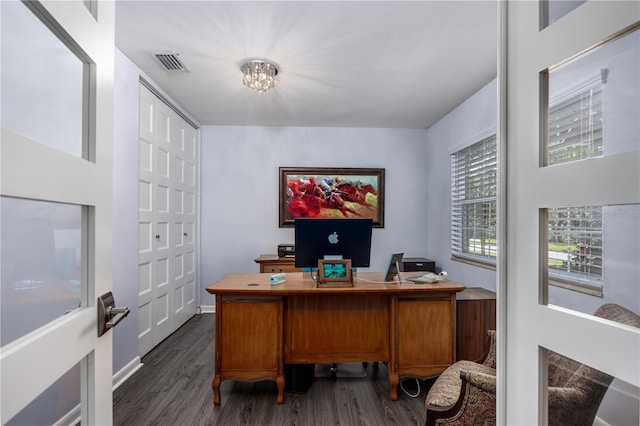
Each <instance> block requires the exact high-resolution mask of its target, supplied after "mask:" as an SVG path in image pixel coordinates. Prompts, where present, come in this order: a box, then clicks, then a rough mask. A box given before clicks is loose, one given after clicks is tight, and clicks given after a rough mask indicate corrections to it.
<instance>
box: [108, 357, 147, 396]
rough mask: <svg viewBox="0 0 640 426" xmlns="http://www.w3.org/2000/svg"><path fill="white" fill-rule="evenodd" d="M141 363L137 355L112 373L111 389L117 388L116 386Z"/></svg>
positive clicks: (139, 366) (140, 365) (129, 375)
mask: <svg viewBox="0 0 640 426" xmlns="http://www.w3.org/2000/svg"><path fill="white" fill-rule="evenodd" d="M143 365H144V364H142V362H141V360H140V357H139V356H137V357H135V358H134V359H132V360H131V362H129V363H128V364H127V365H125V366H124V367H123V368H122V369H121V370H120V371H118V372H117V373H116V374H114V375H113V390H116V389H118V386H120V385H121V384H123V383H124V382H125V381H126V380H127V379H128V378H129V377H131V375H132V374H133V373H135V372H136V371H138V370H139V369H140V368H142V366H143Z"/></svg>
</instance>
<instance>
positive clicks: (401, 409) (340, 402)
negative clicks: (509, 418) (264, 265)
mask: <svg viewBox="0 0 640 426" xmlns="http://www.w3.org/2000/svg"><path fill="white" fill-rule="evenodd" d="M213 337H214V315H213V314H202V315H195V316H194V317H193V318H191V319H190V320H189V321H188V322H187V323H186V324H185V325H183V326H182V327H181V328H180V329H179V330H177V331H176V332H175V333H174V334H172V335H171V336H169V337H168V338H167V339H166V340H165V341H164V342H162V343H161V344H160V345H158V346H157V347H156V348H154V349H153V350H152V351H151V352H149V354H147V355H146V356H145V357H144V358H143V359H142V362H143V364H144V366H143V367H142V368H141V369H139V370H138V371H137V372H136V373H135V374H134V375H133V376H131V377H130V378H129V379H128V380H127V381H126V382H125V383H123V384H122V385H121V386H120V387H118V389H116V390H115V392H114V395H113V405H114V408H113V420H114V424H115V425H132V426H133V425H135V426H140V425H172V426H173V425H176V426H178V425H180V426H183V425H185V426H186V425H225V426H227V425H229V426H232V425H247V426H250V425H260V426H269V425H273V426H284V425H292V426H293V425H295V426H303V425H310V426H311V425H313V426H322V425H363V426H364V425H367V426H378V425H379V426H387V425H423V424H424V421H425V408H424V399H425V397H426V392H427V390H428V389H426V388H427V387H428V386H429V385H430V384H431V382H432V381H420V384H421V387H422V392H421V394H420V396H419V397H417V398H411V397H409V396H408V395H406V394H405V393H404V392H402V390H401V389H400V387H398V400H397V401H391V400H390V399H389V382H388V379H387V369H386V367H385V366H384V364H382V363H375V364H374V363H369V364H368V365H367V366H366V370H367V377H364V378H351V377H349V378H338V379H332V378H316V379H315V381H314V382H313V384H312V385H311V387H310V388H309V390H308V391H307V392H306V393H292V392H285V395H284V404H282V405H278V404H277V403H276V396H277V390H276V385H275V382H271V381H261V382H256V383H244V382H238V381H233V380H228V381H225V382H222V385H221V386H220V393H221V405H219V406H217V407H216V406H214V405H213V391H212V389H211V380H212V379H213V341H214V340H213ZM405 387H406V388H407V391H410V392H414V391H415V389H416V386H415V381H414V380H409V381H407V382H405Z"/></svg>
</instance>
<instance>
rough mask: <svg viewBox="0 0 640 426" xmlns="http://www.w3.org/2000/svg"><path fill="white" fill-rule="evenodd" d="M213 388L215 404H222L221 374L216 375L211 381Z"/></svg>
mask: <svg viewBox="0 0 640 426" xmlns="http://www.w3.org/2000/svg"><path fill="white" fill-rule="evenodd" d="M211 387H212V388H213V405H220V376H215V377H214V378H213V380H212V381H211Z"/></svg>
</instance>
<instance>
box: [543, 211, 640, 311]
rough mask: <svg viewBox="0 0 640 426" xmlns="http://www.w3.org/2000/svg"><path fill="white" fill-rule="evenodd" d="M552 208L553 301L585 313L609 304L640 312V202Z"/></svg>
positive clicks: (550, 298) (550, 234)
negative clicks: (639, 281) (639, 278)
mask: <svg viewBox="0 0 640 426" xmlns="http://www.w3.org/2000/svg"><path fill="white" fill-rule="evenodd" d="M549 210H550V211H549V231H548V232H549V233H548V235H549V243H548V251H549V262H548V269H549V279H550V280H551V284H553V285H550V286H549V287H548V294H549V302H548V303H549V304H550V305H555V306H562V307H564V308H567V309H572V310H575V311H578V312H582V313H585V314H593V313H594V312H595V311H596V309H598V307H599V306H601V305H602V304H604V303H617V304H620V305H622V306H624V307H626V308H627V309H630V310H632V311H634V312H640V286H639V285H638V277H640V262H638V259H640V204H620V205H607V206H589V207H572V208H558V209H549ZM552 210H555V211H556V213H557V214H555V216H554V215H553V212H552ZM576 290H577V291H576ZM592 290H598V291H597V292H596V293H594V292H593V291H592Z"/></svg>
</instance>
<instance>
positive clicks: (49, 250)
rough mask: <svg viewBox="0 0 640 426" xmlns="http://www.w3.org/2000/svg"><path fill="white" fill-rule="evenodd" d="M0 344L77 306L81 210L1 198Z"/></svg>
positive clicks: (78, 301) (74, 206)
mask: <svg viewBox="0 0 640 426" xmlns="http://www.w3.org/2000/svg"><path fill="white" fill-rule="evenodd" d="M0 208H1V213H2V214H1V216H2V224H1V229H0V233H1V235H2V249H1V251H0V258H1V260H2V281H1V284H0V324H1V330H0V331H1V333H0V336H1V346H4V345H6V344H7V343H9V342H12V341H13V340H15V339H18V338H20V337H22V336H24V335H25V334H27V333H30V332H32V331H34V330H35V329H37V328H39V327H41V326H43V325H45V324H48V323H49V322H50V321H53V320H54V319H56V318H59V317H61V316H62V315H64V314H65V313H68V312H69V311H72V310H74V309H77V308H79V307H80V301H81V281H82V278H81V263H82V259H81V253H82V230H81V225H82V207H80V206H76V205H72V204H60V203H51V202H45V201H32V200H24V199H19V198H10V197H2V198H0Z"/></svg>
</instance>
